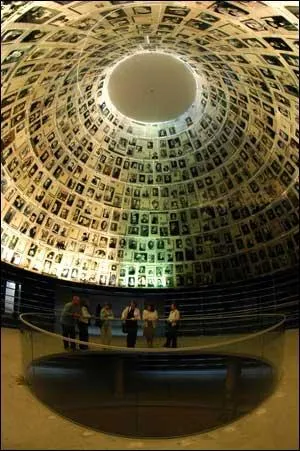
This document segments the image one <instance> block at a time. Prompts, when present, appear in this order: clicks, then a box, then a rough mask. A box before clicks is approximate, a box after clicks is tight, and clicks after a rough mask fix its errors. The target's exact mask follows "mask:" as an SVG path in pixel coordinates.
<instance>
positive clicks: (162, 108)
mask: <svg viewBox="0 0 300 451" xmlns="http://www.w3.org/2000/svg"><path fill="white" fill-rule="evenodd" d="M107 89H108V95H109V98H110V101H111V102H112V104H113V105H114V106H115V108H116V109H117V110H118V111H119V112H120V113H121V114H123V115H124V116H126V117H128V118H131V119H133V120H136V121H139V122H146V123H157V122H165V121H170V120H173V119H176V118H178V117H179V116H180V115H182V114H183V113H185V112H186V111H187V110H188V108H189V107H190V106H191V104H192V103H193V102H194V100H195V97H196V91H197V84H196V80H195V77H194V75H193V73H192V71H191V69H189V67H188V65H187V64H185V63H183V62H182V61H181V60H180V59H179V58H176V57H174V56H171V55H168V54H165V53H155V52H147V53H139V54H136V55H133V56H130V57H127V58H125V59H123V60H122V61H121V62H119V63H118V64H117V65H116V66H115V67H114V68H113V70H112V72H111V74H110V77H109V80H108V85H107Z"/></svg>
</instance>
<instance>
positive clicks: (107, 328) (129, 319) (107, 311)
mask: <svg viewBox="0 0 300 451" xmlns="http://www.w3.org/2000/svg"><path fill="white" fill-rule="evenodd" d="M91 318H92V315H91V313H90V312H89V309H88V303H87V302H86V301H84V300H82V299H80V298H79V296H73V297H72V301H71V302H68V303H67V304H65V306H64V309H63V311H62V314H61V320H60V321H61V325H62V333H63V337H64V339H63V344H64V348H65V350H68V349H71V350H75V349H76V342H75V341H73V340H75V339H76V326H77V327H78V331H79V341H82V342H85V343H80V344H79V349H81V350H86V349H88V344H87V343H88V341H89V332H88V327H89V323H90V319H91ZM95 318H96V322H95V325H96V326H98V327H100V330H101V338H102V344H104V345H110V344H111V339H112V320H113V319H114V318H115V317H114V313H113V311H112V306H111V304H109V303H105V305H104V306H103V307H101V306H100V305H98V306H97V310H96V315H95ZM141 319H142V321H143V335H144V337H145V339H146V342H147V346H148V347H149V348H152V347H153V340H154V336H155V328H156V325H157V321H158V313H157V310H156V309H155V307H154V305H152V304H148V305H147V306H146V308H145V309H144V311H143V314H142V317H141V314H140V310H139V308H138V307H137V304H136V302H134V301H131V302H130V303H129V305H128V306H127V307H126V308H125V309H124V310H123V312H122V314H121V320H122V330H123V333H125V334H127V339H126V344H127V347H128V348H134V347H135V345H136V340H137V333H138V321H140V320H141ZM179 320H180V313H179V311H178V309H177V306H176V304H175V303H173V304H171V308H170V313H169V316H168V318H167V319H166V342H165V344H164V347H167V348H169V347H172V348H176V347H177V333H178V326H179ZM69 339H71V340H69Z"/></svg>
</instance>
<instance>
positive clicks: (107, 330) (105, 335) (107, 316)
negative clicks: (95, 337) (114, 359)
mask: <svg viewBox="0 0 300 451" xmlns="http://www.w3.org/2000/svg"><path fill="white" fill-rule="evenodd" d="M100 318H101V321H102V326H101V336H102V343H103V344H104V345H110V343H111V321H110V320H112V319H114V314H113V311H112V308H111V304H109V303H108V302H106V303H105V304H104V307H103V308H102V309H101V313H100Z"/></svg>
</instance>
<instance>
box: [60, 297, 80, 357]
mask: <svg viewBox="0 0 300 451" xmlns="http://www.w3.org/2000/svg"><path fill="white" fill-rule="evenodd" d="M79 316H80V298H79V296H73V297H72V301H71V302H67V303H66V304H65V306H64V308H63V311H62V313H61V317H60V323H61V326H62V333H63V337H65V338H73V339H75V338H76V329H75V327H76V321H77V319H78V318H79ZM63 343H64V348H65V350H67V349H69V347H70V348H71V349H72V351H75V349H76V343H74V342H72V341H71V342H69V341H68V340H63Z"/></svg>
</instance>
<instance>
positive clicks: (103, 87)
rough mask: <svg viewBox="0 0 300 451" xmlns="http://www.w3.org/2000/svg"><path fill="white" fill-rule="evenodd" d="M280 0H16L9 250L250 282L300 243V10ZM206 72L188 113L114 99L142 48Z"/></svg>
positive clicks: (7, 19)
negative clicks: (156, 115)
mask: <svg viewBox="0 0 300 451" xmlns="http://www.w3.org/2000/svg"><path fill="white" fill-rule="evenodd" d="M297 11H298V10H297V8H295V7H294V8H288V7H284V6H280V7H276V8H275V6H274V7H271V6H269V5H268V4H267V2H257V1H235V2H220V1H218V2H212V1H206V2H188V3H187V2H170V3H169V2H149V3H147V2H145V3H144V2H117V1H104V2H99V1H81V2H78V1H57V2H55V1H40V2H39V1H33V2H32V1H29V2H25V1H24V2H22V1H18V2H5V1H4V2H2V3H1V20H2V36H1V39H2V45H1V50H2V57H1V58H2V60H1V61H2V62H1V75H2V77H1V89H2V93H1V200H2V201H1V209H2V210H1V211H2V213H1V215H2V221H1V255H2V260H3V261H5V262H8V263H10V264H12V265H16V266H18V267H21V268H24V269H27V270H30V271H34V272H39V273H43V274H48V275H50V276H53V277H58V278H60V279H66V280H71V281H74V282H85V283H91V284H100V285H103V286H112V287H132V288H180V287H189V286H190V287H193V286H199V285H203V284H205V285H206V284H217V283H222V282H228V281H240V280H246V279H249V278H252V277H256V276H258V275H264V274H269V273H274V272H276V271H279V270H281V269H286V268H289V267H292V266H294V265H295V264H296V263H297V261H298V255H299V244H298V242H299V212H298V209H299V169H298V146H299V125H298V124H299V116H298V111H299V107H298V97H299V91H298V73H299V57H298V52H299V50H298V48H299V47H298V42H299V41H298V12H297ZM141 51H142V52H160V53H166V54H168V55H175V56H177V57H179V58H180V59H181V60H182V61H183V62H185V63H186V64H188V65H189V66H190V68H191V70H192V71H193V72H194V74H195V77H196V79H197V86H198V89H197V95H196V99H195V102H194V104H193V105H191V107H190V108H189V109H188V110H187V111H186V113H185V114H183V115H181V116H180V117H178V119H176V120H173V121H169V122H163V123H156V124H145V123H140V122H137V121H133V120H130V119H129V118H126V117H125V116H123V115H122V114H121V113H119V112H118V111H117V110H116V108H114V106H113V105H111V104H110V102H109V99H108V95H107V83H108V79H109V74H110V73H111V71H112V68H113V67H114V65H115V64H116V62H118V61H120V60H122V58H125V57H127V56H129V55H134V54H136V53H137V52H141Z"/></svg>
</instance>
